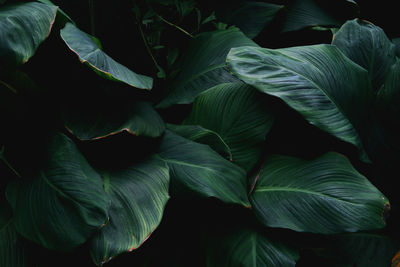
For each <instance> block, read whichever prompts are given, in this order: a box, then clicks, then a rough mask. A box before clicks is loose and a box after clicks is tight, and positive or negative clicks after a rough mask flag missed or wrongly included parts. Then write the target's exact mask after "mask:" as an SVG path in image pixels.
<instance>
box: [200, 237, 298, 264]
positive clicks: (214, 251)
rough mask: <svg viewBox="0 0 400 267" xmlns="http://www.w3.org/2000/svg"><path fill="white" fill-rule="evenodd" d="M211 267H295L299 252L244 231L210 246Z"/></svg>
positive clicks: (209, 261)
mask: <svg viewBox="0 0 400 267" xmlns="http://www.w3.org/2000/svg"><path fill="white" fill-rule="evenodd" d="M207 252H208V253H207V266H208V267H234V266H238V267H239V266H254V267H268V266H277V267H278V266H285V267H286V266H295V265H296V260H298V258H299V254H298V252H297V251H295V250H293V249H291V248H288V247H286V246H284V245H283V244H281V243H278V242H275V241H272V240H270V239H268V238H266V237H265V236H263V235H261V234H260V233H258V232H256V231H254V230H251V229H241V230H239V231H236V232H235V233H231V234H230V235H229V236H227V237H224V238H223V239H220V240H216V241H215V242H213V243H212V244H210V245H208V251H207Z"/></svg>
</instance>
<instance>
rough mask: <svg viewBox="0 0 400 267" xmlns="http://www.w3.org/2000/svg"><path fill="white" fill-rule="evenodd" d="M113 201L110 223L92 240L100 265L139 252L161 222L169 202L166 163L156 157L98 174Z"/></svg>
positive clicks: (94, 256)
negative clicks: (136, 250)
mask: <svg viewBox="0 0 400 267" xmlns="http://www.w3.org/2000/svg"><path fill="white" fill-rule="evenodd" d="M99 172H100V173H101V175H102V177H103V180H104V183H105V189H106V191H107V193H108V195H109V196H110V198H111V206H110V209H109V214H110V220H109V222H108V224H107V225H106V226H104V227H103V228H101V229H100V231H99V232H98V233H97V234H95V236H94V237H93V238H92V240H91V242H90V244H91V248H90V250H91V255H92V258H93V260H94V262H95V263H96V264H97V265H101V264H103V263H105V262H106V261H108V260H110V259H111V258H112V257H114V256H117V255H119V254H121V253H123V252H128V251H132V250H134V249H137V248H138V247H139V246H140V245H141V244H142V243H143V242H145V241H146V240H147V238H148V237H149V236H150V234H151V233H152V232H153V231H154V230H155V228H156V227H157V226H158V224H159V223H160V221H161V218H162V215H163V211H164V207H165V204H166V203H167V201H168V199H169V196H168V184H169V174H168V167H167V165H166V163H165V162H164V161H162V160H161V159H159V158H156V157H153V158H151V159H148V160H146V161H144V162H142V163H137V164H134V165H132V166H130V167H128V168H126V169H123V170H118V171H116V170H113V171H106V170H100V171H99Z"/></svg>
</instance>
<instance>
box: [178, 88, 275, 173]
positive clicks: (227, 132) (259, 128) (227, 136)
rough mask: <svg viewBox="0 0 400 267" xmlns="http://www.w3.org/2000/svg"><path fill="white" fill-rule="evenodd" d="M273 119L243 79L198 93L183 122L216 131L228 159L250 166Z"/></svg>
mask: <svg viewBox="0 0 400 267" xmlns="http://www.w3.org/2000/svg"><path fill="white" fill-rule="evenodd" d="M272 123H273V116H272V115H271V112H270V111H269V110H268V106H267V103H266V102H265V101H263V98H262V94H260V93H259V92H257V90H255V89H254V88H252V87H251V86H249V85H247V84H244V83H240V82H238V83H223V84H219V85H216V86H214V87H212V88H210V89H208V90H207V91H205V92H203V93H202V94H200V95H199V96H198V97H197V98H196V100H195V102H194V104H193V109H192V112H191V113H190V114H189V116H188V117H187V119H186V120H185V121H184V124H186V125H200V126H202V127H204V128H206V129H209V130H212V131H214V132H216V133H218V134H219V135H220V136H221V138H222V139H223V140H224V142H225V143H226V144H227V145H228V146H229V148H230V150H231V152H232V161H233V162H234V163H236V164H238V165H239V166H240V167H242V168H244V169H245V170H246V171H249V170H251V169H252V168H253V167H254V165H255V164H256V163H257V161H258V158H259V156H260V153H261V149H262V143H263V142H264V140H265V137H266V135H267V133H268V132H269V130H270V128H271V126H272Z"/></svg>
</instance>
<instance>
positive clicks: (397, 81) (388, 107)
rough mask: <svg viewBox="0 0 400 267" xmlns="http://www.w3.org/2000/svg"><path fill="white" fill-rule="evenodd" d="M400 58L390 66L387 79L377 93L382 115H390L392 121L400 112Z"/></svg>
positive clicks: (392, 121) (378, 106) (378, 105)
mask: <svg viewBox="0 0 400 267" xmlns="http://www.w3.org/2000/svg"><path fill="white" fill-rule="evenodd" d="M399 104H400V59H399V58H397V59H396V63H395V64H393V65H392V66H391V68H390V71H389V73H388V75H387V76H386V80H385V82H384V85H383V86H382V88H381V89H380V90H379V91H378V95H377V108H378V110H379V111H380V112H381V115H382V116H387V117H389V120H391V123H396V122H397V120H396V119H395V118H396V117H397V116H398V115H399V114H400V105H399Z"/></svg>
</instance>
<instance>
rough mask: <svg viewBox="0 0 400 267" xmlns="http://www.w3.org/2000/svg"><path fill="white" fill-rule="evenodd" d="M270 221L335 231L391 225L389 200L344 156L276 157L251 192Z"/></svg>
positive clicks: (256, 209) (305, 229)
mask: <svg viewBox="0 0 400 267" xmlns="http://www.w3.org/2000/svg"><path fill="white" fill-rule="evenodd" d="M250 200H251V203H252V205H253V208H254V212H255V214H256V216H257V217H258V218H259V219H260V221H261V222H262V223H263V224H265V225H266V226H270V227H281V228H289V229H292V230H295V231H300V232H312V233H321V234H333V233H341V232H355V231H360V230H369V229H377V228H382V227H384V226H385V221H384V218H383V217H384V212H385V211H386V209H387V207H389V202H388V200H387V199H386V197H385V196H383V195H382V193H381V192H379V191H378V189H376V188H375V187H374V186H373V185H372V184H371V183H370V182H369V181H368V180H367V179H366V178H365V177H364V176H363V175H361V174H360V173H358V172H357V171H356V170H355V169H354V168H353V166H352V165H351V164H350V162H349V161H348V160H347V158H345V157H344V156H342V155H340V154H337V153H333V152H331V153H327V154H325V155H323V156H320V157H318V158H316V159H314V160H311V161H305V160H301V159H297V158H292V157H287V156H277V155H275V156H271V157H270V158H268V159H267V161H266V163H265V165H264V166H263V168H262V170H261V171H260V173H259V174H258V177H257V179H256V184H255V187H254V191H253V192H252V194H251V196H250Z"/></svg>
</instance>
